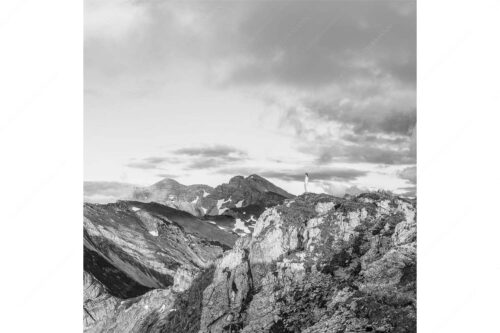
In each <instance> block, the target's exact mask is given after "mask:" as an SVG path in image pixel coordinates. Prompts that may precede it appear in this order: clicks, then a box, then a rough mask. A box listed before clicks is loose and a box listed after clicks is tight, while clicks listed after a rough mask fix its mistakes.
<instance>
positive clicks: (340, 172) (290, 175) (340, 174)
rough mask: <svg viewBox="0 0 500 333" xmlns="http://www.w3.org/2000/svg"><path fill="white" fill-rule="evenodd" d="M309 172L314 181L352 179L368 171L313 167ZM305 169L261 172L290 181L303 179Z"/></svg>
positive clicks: (264, 174)
mask: <svg viewBox="0 0 500 333" xmlns="http://www.w3.org/2000/svg"><path fill="white" fill-rule="evenodd" d="M312 169H313V170H314V171H313V172H309V179H311V180H312V181H325V180H326V181H329V180H341V181H351V180H355V179H357V178H359V177H362V176H365V175H366V174H367V172H366V171H361V170H355V169H348V168H312ZM304 173H305V172H304V171H302V170H300V171H261V172H260V173H259V174H260V175H261V176H263V177H269V178H276V179H281V180H288V181H303V180H304Z"/></svg>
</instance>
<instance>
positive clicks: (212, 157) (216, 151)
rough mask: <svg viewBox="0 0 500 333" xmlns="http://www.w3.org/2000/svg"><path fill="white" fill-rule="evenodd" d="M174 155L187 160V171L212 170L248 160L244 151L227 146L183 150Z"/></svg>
mask: <svg viewBox="0 0 500 333" xmlns="http://www.w3.org/2000/svg"><path fill="white" fill-rule="evenodd" d="M173 153H174V154H176V155H178V156H181V158H185V161H184V162H185V169H187V170H196V169H212V168H217V167H223V166H226V165H228V164H232V163H236V162H243V161H245V160H247V159H248V155H247V153H246V152H244V151H243V150H241V149H236V148H234V147H231V146H226V145H214V146H206V147H190V148H182V149H177V150H175V151H173Z"/></svg>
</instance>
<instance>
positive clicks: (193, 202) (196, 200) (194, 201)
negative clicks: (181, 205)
mask: <svg viewBox="0 0 500 333" xmlns="http://www.w3.org/2000/svg"><path fill="white" fill-rule="evenodd" d="M199 199H200V197H198V196H197V197H196V199H194V200H193V201H191V203H192V204H195V203H197V202H198V200H199Z"/></svg>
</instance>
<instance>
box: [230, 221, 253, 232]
mask: <svg viewBox="0 0 500 333" xmlns="http://www.w3.org/2000/svg"><path fill="white" fill-rule="evenodd" d="M235 222H236V223H235V224H234V228H233V231H234V232H236V229H240V230H243V232H244V233H245V234H249V233H251V231H250V229H248V227H247V226H246V225H245V223H243V221H242V220H240V219H236V221H235Z"/></svg>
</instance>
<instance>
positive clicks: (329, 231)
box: [200, 193, 416, 333]
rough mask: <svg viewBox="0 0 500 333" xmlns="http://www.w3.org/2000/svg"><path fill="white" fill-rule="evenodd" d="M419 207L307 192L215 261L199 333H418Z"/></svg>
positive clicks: (373, 197)
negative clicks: (416, 315)
mask: <svg viewBox="0 0 500 333" xmlns="http://www.w3.org/2000/svg"><path fill="white" fill-rule="evenodd" d="M415 217H416V214H415V204H414V202H412V201H409V200H407V199H402V198H398V197H394V196H391V195H389V194H386V193H372V194H365V195H359V196H357V197H353V198H347V199H340V198H334V197H331V196H327V195H315V194H307V195H302V196H300V197H297V198H295V199H294V200H290V201H288V202H286V203H285V204H284V205H281V206H276V207H274V208H270V209H268V210H267V211H266V212H265V213H264V214H262V215H261V217H260V219H259V220H258V222H257V224H256V226H255V229H254V232H253V235H252V238H243V239H240V240H238V242H237V243H236V245H235V247H234V249H233V250H231V251H229V252H227V253H226V254H225V255H224V257H223V258H222V259H220V260H219V261H218V263H217V267H216V271H215V273H214V280H213V282H212V283H211V284H210V285H209V286H208V287H207V289H206V290H205V291H204V294H203V295H204V297H203V311H202V316H201V325H200V332H211V333H215V332H230V331H231V332H310V333H312V332H315V333H319V332H358V331H363V332H364V331H374V332H413V331H415V325H416V320H415V306H416V305H415V293H416V286H415V282H416V279H415V274H416V270H415V267H416V246H415V242H416V221H415Z"/></svg>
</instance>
